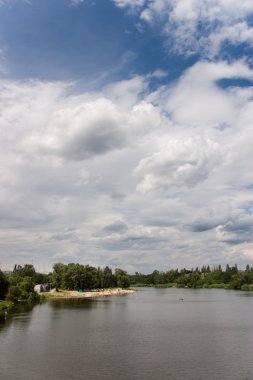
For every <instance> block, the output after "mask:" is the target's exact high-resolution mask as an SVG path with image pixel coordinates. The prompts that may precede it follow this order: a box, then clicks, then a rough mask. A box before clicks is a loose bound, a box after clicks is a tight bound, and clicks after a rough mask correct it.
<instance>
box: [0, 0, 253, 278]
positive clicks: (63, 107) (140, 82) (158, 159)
mask: <svg viewBox="0 0 253 380" xmlns="http://www.w3.org/2000/svg"><path fill="white" fill-rule="evenodd" d="M252 24H253V4H252V1H251V0H243V1H241V2H240V3H238V2H236V1H235V0H201V1H196V0H152V1H151V0H103V1H93V0H83V1H82V0H54V1H51V0H50V1H49V0H43V1H40V0H1V1H0V85H1V91H0V128H1V136H0V145H1V153H0V154H1V160H0V162H1V164H0V185H1V191H0V234H1V243H0V266H1V267H2V268H3V269H11V268H12V267H13V266H14V264H16V263H17V264H24V263H29V262H31V261H33V262H34V264H35V266H36V268H37V269H39V270H42V271H48V270H50V269H51V267H52V265H53V264H54V263H55V262H66V263H67V262H80V263H89V264H90V265H95V266H98V265H100V266H105V265H109V266H112V267H123V268H125V269H127V270H128V271H129V272H134V271H135V270H138V271H142V272H149V271H152V270H154V269H160V270H167V269H169V268H171V267H183V266H185V267H193V266H197V265H198V266H199V265H202V264H203V265H207V264H209V265H218V264H222V265H224V264H225V263H231V264H234V263H237V264H238V265H239V266H243V265H245V264H246V263H248V262H249V263H252V261H253V253H252V252H253V233H252V232H253V224H252V223H253V215H252V203H253V193H252V183H253V180H252V178H253V176H252V174H253V173H252V165H251V161H252V138H253V131H252V125H253V123H252V122H253V111H252V110H253V107H252V97H253V88H252V81H253V67H252V66H253V61H252V51H253V25H252Z"/></svg>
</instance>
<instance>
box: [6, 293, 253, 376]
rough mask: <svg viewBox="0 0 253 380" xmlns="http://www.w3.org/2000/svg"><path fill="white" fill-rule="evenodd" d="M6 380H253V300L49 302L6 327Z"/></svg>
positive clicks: (157, 296)
mask: <svg viewBox="0 0 253 380" xmlns="http://www.w3.org/2000/svg"><path fill="white" fill-rule="evenodd" d="M180 298H183V299H184V300H183V301H181V300H180ZM0 379H1V380H2V379H3V380H71V379H73V380H77V379H87V380H109V379H110V380H111V379H117V380H125V379H129V380H144V379H145V380H151V379H155V380H253V294H252V293H247V292H234V291H225V290H211V289H210V290H209V289H207V290H191V289H184V290H182V289H141V290H140V291H138V292H136V293H135V294H133V295H127V296H114V297H110V298H109V297H108V298H99V299H94V300H54V301H48V302H46V303H45V304H43V305H38V306H36V307H35V308H34V309H33V310H32V311H26V312H25V311H24V312H22V313H19V314H15V315H14V316H13V317H11V318H9V319H8V320H7V321H6V323H4V324H0Z"/></svg>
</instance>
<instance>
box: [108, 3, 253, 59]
mask: <svg viewBox="0 0 253 380" xmlns="http://www.w3.org/2000/svg"><path fill="white" fill-rule="evenodd" d="M128 3H129V2H128V1H126V2H125V1H123V2H118V1H115V4H116V5H118V6H120V7H124V6H128ZM136 12H138V13H139V16H140V19H141V20H142V21H144V22H147V23H149V24H150V23H151V24H154V23H158V24H159V25H161V31H162V33H163V35H164V36H165V37H166V38H167V42H166V46H167V48H168V49H170V51H171V50H172V51H174V53H177V54H182V55H187V56H189V55H192V54H201V55H202V56H209V57H215V56H216V55H218V54H219V53H220V51H221V49H222V48H223V47H224V43H228V44H231V45H238V44H241V43H248V44H249V45H250V46H252V30H253V28H252V27H251V24H250V22H249V18H250V17H251V16H252V14H253V5H252V1H251V0H243V1H241V2H236V3H235V1H234V0H226V1H225V0H204V1H196V0H148V1H146V2H145V4H144V8H142V9H139V8H137V9H136Z"/></svg>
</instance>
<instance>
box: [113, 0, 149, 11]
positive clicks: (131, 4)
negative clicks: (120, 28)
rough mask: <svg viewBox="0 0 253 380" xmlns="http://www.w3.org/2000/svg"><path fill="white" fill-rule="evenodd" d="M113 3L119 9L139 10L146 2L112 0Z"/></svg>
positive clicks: (140, 0)
mask: <svg viewBox="0 0 253 380" xmlns="http://www.w3.org/2000/svg"><path fill="white" fill-rule="evenodd" d="M113 1H114V3H115V4H116V5H117V7H119V8H125V7H130V8H131V9H133V10H135V9H139V8H141V7H142V6H143V5H144V4H145V1H146V0H113Z"/></svg>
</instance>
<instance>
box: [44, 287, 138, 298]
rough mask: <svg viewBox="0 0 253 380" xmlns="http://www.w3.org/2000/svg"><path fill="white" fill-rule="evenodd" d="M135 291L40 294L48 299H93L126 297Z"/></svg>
mask: <svg viewBox="0 0 253 380" xmlns="http://www.w3.org/2000/svg"><path fill="white" fill-rule="evenodd" d="M134 292H135V291H134V290H132V289H120V288H116V289H100V290H94V291H85V292H83V293H80V292H78V291H75V290H59V291H58V292H56V291H51V292H49V293H40V294H41V295H43V296H45V297H46V298H93V297H107V296H115V295H117V296H118V295H125V294H131V293H134Z"/></svg>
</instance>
